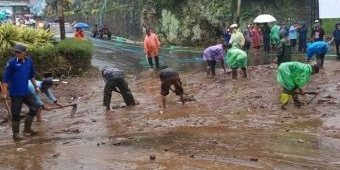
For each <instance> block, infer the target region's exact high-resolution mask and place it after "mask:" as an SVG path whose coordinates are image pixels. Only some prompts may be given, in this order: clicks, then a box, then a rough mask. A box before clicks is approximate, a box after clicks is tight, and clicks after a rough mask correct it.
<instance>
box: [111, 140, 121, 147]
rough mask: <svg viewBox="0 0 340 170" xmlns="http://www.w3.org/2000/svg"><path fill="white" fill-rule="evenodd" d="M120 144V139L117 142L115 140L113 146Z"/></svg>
mask: <svg viewBox="0 0 340 170" xmlns="http://www.w3.org/2000/svg"><path fill="white" fill-rule="evenodd" d="M120 144H122V143H121V142H120V141H117V142H114V143H113V144H112V145H113V146H118V145H120Z"/></svg>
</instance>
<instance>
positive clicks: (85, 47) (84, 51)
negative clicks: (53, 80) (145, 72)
mask: <svg viewBox="0 0 340 170" xmlns="http://www.w3.org/2000/svg"><path fill="white" fill-rule="evenodd" d="M56 49H57V51H58V52H59V53H60V54H61V55H62V56H63V57H64V58H65V59H66V60H67V61H68V62H69V63H70V64H71V65H72V67H71V70H70V71H71V72H70V73H71V74H78V75H79V74H82V73H83V72H84V71H86V70H88V69H90V67H91V57H92V51H93V45H92V43H91V42H90V41H87V40H83V41H82V40H75V39H65V40H62V41H60V42H59V43H58V44H57V45H56Z"/></svg>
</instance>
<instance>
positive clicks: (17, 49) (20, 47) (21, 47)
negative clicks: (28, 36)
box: [14, 44, 27, 52]
mask: <svg viewBox="0 0 340 170" xmlns="http://www.w3.org/2000/svg"><path fill="white" fill-rule="evenodd" d="M26 50H27V49H26V47H25V46H24V45H22V44H18V45H16V46H15V47H14V51H15V52H26Z"/></svg>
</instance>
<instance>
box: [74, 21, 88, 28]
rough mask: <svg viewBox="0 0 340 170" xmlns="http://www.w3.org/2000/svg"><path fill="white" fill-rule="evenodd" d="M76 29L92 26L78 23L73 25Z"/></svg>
mask: <svg viewBox="0 0 340 170" xmlns="http://www.w3.org/2000/svg"><path fill="white" fill-rule="evenodd" d="M73 27H74V28H89V27H90V26H89V25H88V24H86V23H82V22H78V23H76V24H74V25H73Z"/></svg>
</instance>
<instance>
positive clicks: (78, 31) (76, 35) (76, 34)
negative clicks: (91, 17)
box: [74, 28, 84, 40]
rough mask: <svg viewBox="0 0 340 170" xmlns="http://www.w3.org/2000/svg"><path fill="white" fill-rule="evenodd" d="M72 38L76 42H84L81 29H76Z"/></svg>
mask: <svg viewBox="0 0 340 170" xmlns="http://www.w3.org/2000/svg"><path fill="white" fill-rule="evenodd" d="M74 38H75V39H76V40H84V30H83V29H81V28H76V31H75V32H74Z"/></svg>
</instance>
